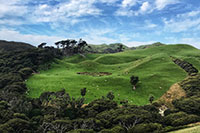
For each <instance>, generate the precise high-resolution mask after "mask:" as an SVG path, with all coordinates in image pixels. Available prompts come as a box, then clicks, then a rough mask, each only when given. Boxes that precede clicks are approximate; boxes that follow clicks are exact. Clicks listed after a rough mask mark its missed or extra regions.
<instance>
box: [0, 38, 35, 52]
mask: <svg viewBox="0 0 200 133" xmlns="http://www.w3.org/2000/svg"><path fill="white" fill-rule="evenodd" d="M32 48H34V46H32V45H31V44H28V43H23V42H14V41H4V40H0V52H1V51H2V52H7V51H13V50H27V49H32Z"/></svg>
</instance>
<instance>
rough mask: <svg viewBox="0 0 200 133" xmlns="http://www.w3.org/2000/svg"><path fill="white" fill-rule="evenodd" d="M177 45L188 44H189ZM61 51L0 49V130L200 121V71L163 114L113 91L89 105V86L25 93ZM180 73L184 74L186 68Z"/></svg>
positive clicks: (136, 128)
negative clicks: (75, 95) (33, 94)
mask: <svg viewBox="0 0 200 133" xmlns="http://www.w3.org/2000/svg"><path fill="white" fill-rule="evenodd" d="M171 47H172V46H171ZM177 47H178V46H177ZM179 47H181V48H183V47H187V48H188V46H186V45H180V46H179ZM157 50H161V49H159V48H158V49H157ZM165 50H166V49H165ZM195 51H197V50H196V49H193V50H192V49H191V50H189V51H188V53H187V54H188V55H191V56H188V57H184V58H182V59H183V60H187V59H188V58H192V59H193V57H194V55H193V53H194V52H195ZM146 52H147V51H146ZM154 52H156V50H155V51H154ZM130 54H131V53H130ZM184 54H186V52H185V53H184ZM61 55H62V53H61V52H60V51H59V50H58V49H55V48H50V47H46V48H39V49H38V48H32V49H28V50H27V49H26V50H20V51H13V50H11V51H10V52H8V51H7V52H2V53H1V56H0V58H1V59H0V64H1V65H0V66H1V71H0V73H1V74H0V85H1V86H0V132H3V133H14V132H16V133H23V132H24V133H25V132H26V133H29V132H30V133H32V132H38V133H41V132H44V133H46V132H49V133H50V132H51V133H61V132H113V133H117V132H122V133H123V132H134V133H137V132H138V133H141V132H143V133H145V132H151V133H152V132H159V133H160V132H166V131H171V130H174V129H179V128H182V127H184V125H186V124H189V123H193V122H198V121H200V114H199V112H198V110H199V107H200V102H199V96H200V95H199V94H200V93H199V92H200V80H199V79H200V75H199V74H197V73H193V74H190V75H189V76H188V78H186V79H185V80H183V81H182V82H181V83H180V85H181V86H182V88H183V89H184V90H185V91H186V92H187V97H186V98H182V99H179V100H175V101H174V102H173V104H174V108H173V109H168V110H166V111H165V116H161V115H160V114H159V113H158V108H159V107H160V105H159V104H158V103H156V102H154V103H153V104H149V105H144V106H136V105H129V104H128V103H127V102H126V101H124V102H122V105H120V106H119V104H117V102H116V101H115V97H116V96H114V95H113V93H109V94H108V95H104V96H103V97H101V98H98V99H96V100H93V101H91V102H90V103H89V104H88V105H85V104H84V97H85V93H86V96H87V91H86V92H85V89H82V90H80V91H79V93H80V97H79V98H76V99H75V98H73V96H72V95H69V94H68V93H67V92H66V91H65V90H64V89H63V90H60V91H57V92H44V93H42V94H41V95H40V97H39V98H30V97H27V96H26V92H27V88H26V85H25V83H24V82H25V80H26V79H27V78H28V77H29V76H30V75H31V74H32V73H36V72H38V70H39V69H40V68H43V69H49V68H51V67H50V66H49V63H50V62H52V61H53V60H54V59H55V58H61V57H62V56H61ZM196 56H198V54H196ZM176 57H181V54H180V55H176ZM72 58H73V57H72ZM74 58H76V56H75V57H74ZM195 59H196V58H195ZM190 61H191V60H190ZM143 68H145V65H144V67H143ZM143 68H142V69H143ZM197 68H198V67H197ZM171 69H172V68H171ZM198 69H199V68H198ZM182 72H183V73H184V71H182ZM138 73H139V72H138ZM166 73H167V72H166ZM129 84H130V83H129ZM80 89H81V88H80ZM136 90H137V89H136ZM81 95H82V96H81ZM113 98H114V99H113ZM188 106H189V107H188Z"/></svg>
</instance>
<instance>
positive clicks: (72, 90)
mask: <svg viewBox="0 0 200 133" xmlns="http://www.w3.org/2000/svg"><path fill="white" fill-rule="evenodd" d="M170 56H173V57H176V58H180V59H183V60H185V61H188V62H190V63H192V64H193V65H194V66H195V67H196V68H198V69H200V56H199V50H198V49H196V48H194V47H192V46H189V45H184V44H179V45H162V46H159V47H151V48H148V49H138V50H128V51H125V52H120V53H115V54H88V55H86V57H85V58H84V57H82V56H79V55H76V56H73V57H70V58H64V59H62V60H57V62H55V63H53V64H52V67H51V69H49V70H47V71H41V72H40V74H34V75H33V76H32V77H31V78H30V79H28V81H27V82H26V84H27V87H28V88H29V92H28V95H29V96H30V97H39V96H40V94H41V93H42V92H44V91H58V90H61V89H62V88H65V90H66V92H68V93H69V94H70V95H72V96H73V97H76V98H78V97H79V96H80V89H82V88H84V87H86V88H87V94H86V102H90V101H92V100H94V99H97V98H100V97H101V96H103V95H104V96H105V95H106V94H107V93H108V92H110V91H112V92H113V93H114V95H115V100H116V101H118V102H119V101H121V100H125V99H128V100H129V102H130V103H131V104H137V105H144V104H147V103H148V102H149V101H148V98H149V95H153V96H155V98H156V99H158V98H159V97H160V96H162V95H163V94H164V92H166V91H167V90H168V89H169V87H170V86H171V85H172V84H174V83H176V82H179V81H181V80H183V79H184V78H185V77H186V75H187V74H186V73H185V71H184V70H182V69H181V68H180V67H179V66H177V65H176V64H175V63H173V61H172V59H171V57H170ZM81 72H87V74H77V73H81ZM99 72H108V73H111V75H104V76H100V75H99ZM88 73H89V74H88ZM132 75H136V76H139V79H140V82H139V84H138V85H137V89H136V90H135V91H133V90H132V86H131V84H130V81H129V80H130V76H132Z"/></svg>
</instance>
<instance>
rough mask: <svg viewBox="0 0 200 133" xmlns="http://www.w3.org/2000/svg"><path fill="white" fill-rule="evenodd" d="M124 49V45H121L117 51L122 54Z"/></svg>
mask: <svg viewBox="0 0 200 133" xmlns="http://www.w3.org/2000/svg"><path fill="white" fill-rule="evenodd" d="M123 49H124V47H123V45H122V44H119V47H118V48H117V51H118V52H122V51H123Z"/></svg>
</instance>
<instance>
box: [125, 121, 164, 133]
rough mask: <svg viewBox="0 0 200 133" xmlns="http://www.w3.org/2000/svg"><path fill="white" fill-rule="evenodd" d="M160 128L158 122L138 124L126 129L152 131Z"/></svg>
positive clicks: (141, 131) (134, 131)
mask: <svg viewBox="0 0 200 133" xmlns="http://www.w3.org/2000/svg"><path fill="white" fill-rule="evenodd" d="M161 130H162V125H161V124H159V123H148V124H138V125H136V126H135V127H133V128H131V129H129V130H128V132H129V133H153V132H159V131H161Z"/></svg>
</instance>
